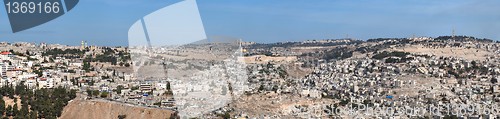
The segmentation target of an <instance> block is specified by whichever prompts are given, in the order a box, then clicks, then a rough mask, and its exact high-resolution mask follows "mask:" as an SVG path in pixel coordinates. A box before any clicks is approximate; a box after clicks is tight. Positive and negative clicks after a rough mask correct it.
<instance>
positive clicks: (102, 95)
mask: <svg viewBox="0 0 500 119" xmlns="http://www.w3.org/2000/svg"><path fill="white" fill-rule="evenodd" d="M108 96H109V93H108V92H102V93H101V98H107V97H108Z"/></svg>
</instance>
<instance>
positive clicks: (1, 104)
mask: <svg viewBox="0 0 500 119" xmlns="http://www.w3.org/2000/svg"><path fill="white" fill-rule="evenodd" d="M2 97H3V96H2ZM4 112H5V101H4V100H3V98H0V117H1V116H3V113H4Z"/></svg>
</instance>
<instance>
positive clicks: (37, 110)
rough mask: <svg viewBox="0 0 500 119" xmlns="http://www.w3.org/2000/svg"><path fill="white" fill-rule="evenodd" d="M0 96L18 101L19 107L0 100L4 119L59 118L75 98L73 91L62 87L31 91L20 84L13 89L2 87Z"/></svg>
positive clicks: (0, 110) (0, 108)
mask: <svg viewBox="0 0 500 119" xmlns="http://www.w3.org/2000/svg"><path fill="white" fill-rule="evenodd" d="M0 94H1V95H2V96H7V97H9V98H10V99H14V101H16V100H18V99H20V100H21V107H18V106H17V105H13V106H12V105H8V106H7V108H5V107H6V104H5V101H4V100H3V99H1V98H0V114H1V116H2V117H4V118H14V119H36V118H45V119H56V118H57V117H59V116H61V114H62V110H63V108H64V106H66V105H67V104H68V101H70V100H72V99H74V98H75V97H76V91H75V90H69V91H68V90H66V89H65V88H62V87H57V88H54V89H37V90H34V91H33V90H31V89H28V88H27V87H26V86H24V85H23V84H22V83H21V84H20V85H17V86H16V87H15V88H14V87H12V86H9V85H7V86H4V87H1V88H0Z"/></svg>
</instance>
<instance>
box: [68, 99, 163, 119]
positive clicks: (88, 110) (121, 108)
mask: <svg viewBox="0 0 500 119" xmlns="http://www.w3.org/2000/svg"><path fill="white" fill-rule="evenodd" d="M170 113H171V111H169V110H161V109H154V108H145V107H135V106H129V105H126V104H121V103H113V102H105V101H89V100H73V101H71V102H70V103H69V104H68V105H67V106H66V107H65V108H64V110H63V113H62V115H61V117H60V118H61V119H117V118H118V115H126V119H166V118H168V117H169V116H170Z"/></svg>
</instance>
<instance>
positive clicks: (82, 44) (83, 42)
mask: <svg viewBox="0 0 500 119" xmlns="http://www.w3.org/2000/svg"><path fill="white" fill-rule="evenodd" d="M86 44H87V43H85V41H84V40H82V43H81V46H80V49H82V50H83V49H85V45H86Z"/></svg>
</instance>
